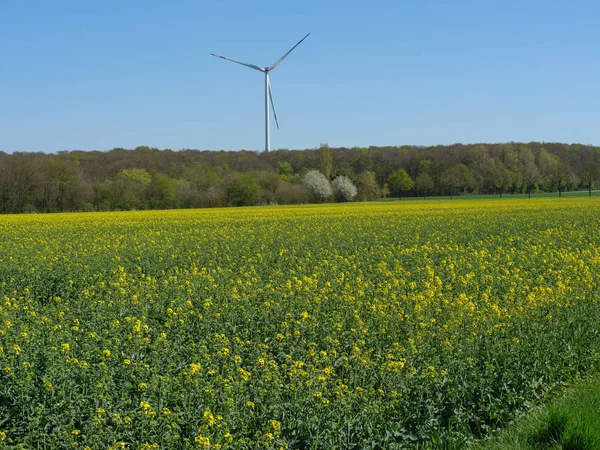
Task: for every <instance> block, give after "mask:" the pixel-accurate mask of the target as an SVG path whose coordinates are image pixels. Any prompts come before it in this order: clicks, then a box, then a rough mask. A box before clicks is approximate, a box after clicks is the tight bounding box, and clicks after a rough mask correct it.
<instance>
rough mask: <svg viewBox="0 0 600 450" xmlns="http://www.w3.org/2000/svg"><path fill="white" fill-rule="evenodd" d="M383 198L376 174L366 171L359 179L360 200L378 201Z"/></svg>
mask: <svg viewBox="0 0 600 450" xmlns="http://www.w3.org/2000/svg"><path fill="white" fill-rule="evenodd" d="M380 197H382V195H381V189H379V185H378V184H377V180H376V179H375V174H374V173H373V172H371V171H369V170H365V171H364V172H363V173H361V174H360V176H359V178H358V199H359V200H362V201H371V200H377V199H378V198H380Z"/></svg>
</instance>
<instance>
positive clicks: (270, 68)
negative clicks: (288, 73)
mask: <svg viewBox="0 0 600 450" xmlns="http://www.w3.org/2000/svg"><path fill="white" fill-rule="evenodd" d="M309 34H310V33H308V34H307V35H306V36H304V37H303V38H302V39H300V40H299V41H298V43H297V44H296V45H294V46H293V47H292V48H291V49H290V50H289V51H288V52H287V53H286V54H285V55H283V56H282V57H281V58H279V59H278V60H277V61H275V62H274V63H273V65H272V66H271V67H269V70H273V69H274V68H275V67H277V66H278V65H279V63H280V62H281V61H283V60H284V59H285V57H286V56H287V55H289V54H290V53H292V50H294V49H295V48H296V47H298V46H299V45H300V44H301V43H302V41H303V40H304V39H306V38H307V37H308V35H309Z"/></svg>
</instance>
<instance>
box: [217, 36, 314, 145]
mask: <svg viewBox="0 0 600 450" xmlns="http://www.w3.org/2000/svg"><path fill="white" fill-rule="evenodd" d="M309 34H310V33H308V34H307V35H306V36H304V37H303V38H302V39H300V40H299V41H298V43H297V44H296V45H294V46H293V47H292V48H291V49H289V50H288V52H287V53H286V54H284V55H283V56H282V57H281V58H279V59H278V60H277V61H275V62H274V63H273V64H272V65H271V66H270V67H265V68H264V69H263V68H261V67H259V66H256V65H254V64H248V63H245V62H241V61H236V60H235V59H230V58H225V57H224V56H221V55H215V54H214V53H211V55H212V56H215V57H217V58H221V59H226V60H227V61H231V62H234V63H236V64H241V65H242V66H246V67H250V68H251V69H254V70H258V71H259V72H263V73H264V74H265V151H267V152H268V151H269V150H271V136H270V133H271V132H270V128H269V101H271V107H272V108H273V116H274V117H275V124H276V125H277V129H279V122H278V121H277V114H276V113H275V104H274V103H273V94H272V93H271V82H270V81H269V72H271V71H272V70H273V69H275V67H277V66H278V65H279V64H280V63H281V61H283V60H284V59H285V58H286V56H287V55H289V54H290V53H292V50H294V49H295V48H296V47H298V46H299V45H300V43H301V42H302V41H303V40H304V39H306V38H307V37H308V35H309Z"/></svg>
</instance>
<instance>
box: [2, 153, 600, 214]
mask: <svg viewBox="0 0 600 450" xmlns="http://www.w3.org/2000/svg"><path fill="white" fill-rule="evenodd" d="M315 170H317V171H319V172H320V173H321V174H323V175H324V177H325V179H326V180H329V182H333V181H334V180H335V179H336V178H338V177H347V179H349V180H350V181H351V182H352V184H353V185H354V186H355V187H356V189H355V190H354V192H355V194H356V195H353V196H352V199H353V200H354V201H368V200H376V199H379V198H383V197H386V196H389V197H416V196H419V197H424V198H426V197H428V196H437V195H451V196H458V195H467V194H483V195H485V194H490V195H496V196H498V195H499V196H502V195H503V194H505V193H529V194H531V193H538V192H556V193H557V195H561V193H562V192H564V191H566V190H586V191H589V193H590V195H591V192H592V190H594V189H595V188H596V187H597V186H598V183H599V182H600V147H596V146H591V145H579V144H560V143H540V142H529V143H515V142H511V143H499V144H469V145H465V144H453V145H443V146H430V147H423V146H400V147H368V148H359V147H354V148H334V147H330V146H329V145H327V144H321V145H320V147H319V148H316V149H308V150H287V149H282V150H276V151H272V152H269V153H265V152H254V151H246V150H242V151H223V150H221V151H208V150H202V151H200V150H188V149H186V150H180V151H172V150H170V149H164V150H159V149H156V148H150V147H147V146H140V147H137V148H135V149H132V150H128V149H123V148H115V149H112V150H110V151H79V150H77V151H62V152H58V153H52V154H47V153H33V152H31V153H30V152H20V153H12V154H9V153H4V152H0V212H2V213H32V212H61V211H114V210H134V209H171V208H201V207H220V206H246V205H265V204H294V203H308V202H314V201H343V200H348V197H346V198H344V197H340V196H338V195H336V193H335V185H336V184H335V183H333V186H334V190H333V191H331V190H330V191H329V192H331V195H330V196H329V197H327V196H326V197H320V198H315V196H314V195H311V192H310V189H309V186H308V185H307V184H306V183H304V182H303V181H304V178H306V177H305V175H306V174H307V173H308V172H310V171H313V172H314V171H315ZM344 179H345V180H346V178H344ZM327 195H329V194H327Z"/></svg>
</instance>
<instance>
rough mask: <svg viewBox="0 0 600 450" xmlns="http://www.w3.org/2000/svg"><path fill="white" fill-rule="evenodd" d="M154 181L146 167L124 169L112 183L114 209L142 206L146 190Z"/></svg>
mask: <svg viewBox="0 0 600 450" xmlns="http://www.w3.org/2000/svg"><path fill="white" fill-rule="evenodd" d="M151 181H152V177H151V176H150V174H149V173H148V171H147V170H146V169H123V170H121V171H120V172H119V173H118V174H117V176H116V177H115V178H114V180H113V182H112V184H111V197H112V202H111V203H112V208H113V209H137V208H139V207H141V206H142V201H143V200H144V191H145V190H146V187H147V186H148V185H149V184H150V182H151Z"/></svg>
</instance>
